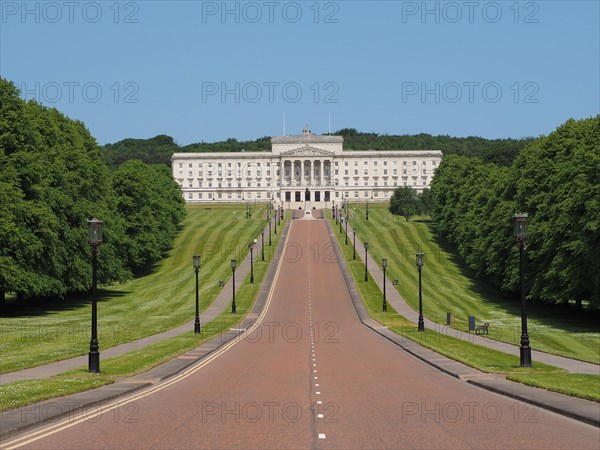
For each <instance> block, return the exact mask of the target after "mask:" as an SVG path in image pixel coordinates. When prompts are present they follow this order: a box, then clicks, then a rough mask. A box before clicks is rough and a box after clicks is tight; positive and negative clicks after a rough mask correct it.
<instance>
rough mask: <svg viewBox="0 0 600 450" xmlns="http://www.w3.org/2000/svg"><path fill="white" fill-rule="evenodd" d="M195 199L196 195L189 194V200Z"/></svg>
mask: <svg viewBox="0 0 600 450" xmlns="http://www.w3.org/2000/svg"><path fill="white" fill-rule="evenodd" d="M193 198H194V194H192V193H191V192H190V193H189V194H188V199H190V200H191V199H193Z"/></svg>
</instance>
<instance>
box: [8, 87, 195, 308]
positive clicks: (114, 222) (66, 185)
mask: <svg viewBox="0 0 600 450" xmlns="http://www.w3.org/2000/svg"><path fill="white" fill-rule="evenodd" d="M184 216H185V209H184V201H183V199H182V197H181V193H180V190H179V187H178V186H177V184H176V183H175V181H174V180H173V178H172V176H171V173H170V170H169V169H168V168H167V167H164V166H162V165H160V166H152V165H148V164H144V163H142V162H141V161H139V160H130V161H127V162H125V163H124V164H122V165H121V166H119V167H118V169H116V170H114V171H110V170H109V168H108V167H107V165H106V163H105V162H104V160H103V156H102V151H101V148H100V146H98V145H97V143H96V141H95V139H94V138H93V137H92V136H91V134H90V133H89V131H88V130H87V129H86V127H85V125H84V124H83V123H82V122H80V121H77V120H72V119H69V118H67V117H66V116H64V115H63V114H61V113H60V112H59V111H58V110H56V109H55V108H47V107H44V106H42V105H40V104H39V103H37V102H35V101H33V100H31V101H28V102H25V101H24V100H22V99H21V98H20V96H19V90H18V89H17V88H16V87H15V85H14V84H13V83H12V82H9V81H7V80H5V79H2V78H0V302H2V303H3V302H4V299H5V293H6V292H14V293H16V294H17V297H18V298H19V299H23V300H26V299H44V298H50V297H64V296H66V295H67V294H70V293H80V292H85V291H87V290H88V289H89V288H90V286H91V264H90V258H91V250H90V246H89V244H88V242H87V220H88V219H91V218H92V217H97V218H99V219H101V220H102V221H103V234H104V243H103V244H102V245H101V247H100V256H99V265H98V268H99V273H98V276H99V282H101V283H104V284H108V283H113V282H117V281H119V282H122V281H125V280H127V279H130V278H131V277H132V276H134V274H135V273H136V272H138V271H140V270H143V269H144V268H145V267H147V266H148V265H149V264H151V263H153V262H155V261H157V260H158V259H159V258H160V257H161V255H162V254H163V252H165V251H166V250H168V249H169V248H170V246H171V244H172V242H173V239H174V237H175V234H176V232H177V225H178V224H179V223H180V221H181V220H182V219H183V218H184Z"/></svg>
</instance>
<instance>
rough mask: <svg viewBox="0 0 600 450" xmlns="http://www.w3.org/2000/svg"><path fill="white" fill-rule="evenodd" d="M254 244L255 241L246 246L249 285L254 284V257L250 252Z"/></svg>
mask: <svg viewBox="0 0 600 450" xmlns="http://www.w3.org/2000/svg"><path fill="white" fill-rule="evenodd" d="M255 244H256V239H254V241H253V242H250V243H249V244H248V248H249V249H250V283H254V256H253V253H252V252H253V250H254V245H255Z"/></svg>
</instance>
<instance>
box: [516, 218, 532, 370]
mask: <svg viewBox="0 0 600 450" xmlns="http://www.w3.org/2000/svg"><path fill="white" fill-rule="evenodd" d="M528 220H529V216H528V215H527V213H518V214H515V215H514V216H513V236H514V237H515V239H516V240H517V245H518V246H519V267H520V277H519V278H520V285H521V286H520V291H521V347H520V349H519V353H520V360H521V367H531V347H530V346H529V334H528V333H527V306H526V301H525V250H526V246H525V241H526V240H527V223H528Z"/></svg>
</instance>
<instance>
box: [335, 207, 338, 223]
mask: <svg viewBox="0 0 600 450" xmlns="http://www.w3.org/2000/svg"><path fill="white" fill-rule="evenodd" d="M335 224H336V225H337V224H338V207H337V205H335Z"/></svg>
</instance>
